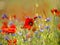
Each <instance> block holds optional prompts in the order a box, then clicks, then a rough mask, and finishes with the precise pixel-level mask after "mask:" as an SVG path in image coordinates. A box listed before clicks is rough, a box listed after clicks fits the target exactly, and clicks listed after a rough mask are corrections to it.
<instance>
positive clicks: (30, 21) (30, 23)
mask: <svg viewBox="0 0 60 45" xmlns="http://www.w3.org/2000/svg"><path fill="white" fill-rule="evenodd" d="M33 23H34V20H33V19H31V18H26V20H25V23H24V26H23V27H24V28H27V29H29V30H30V29H31V27H32V26H33Z"/></svg>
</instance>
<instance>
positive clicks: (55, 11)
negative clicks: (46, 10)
mask: <svg viewBox="0 0 60 45" xmlns="http://www.w3.org/2000/svg"><path fill="white" fill-rule="evenodd" d="M51 12H52V14H56V16H59V17H60V11H59V10H58V9H56V8H53V9H52V10H51Z"/></svg>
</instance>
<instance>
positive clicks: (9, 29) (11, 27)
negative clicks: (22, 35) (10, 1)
mask: <svg viewBox="0 0 60 45" xmlns="http://www.w3.org/2000/svg"><path fill="white" fill-rule="evenodd" d="M7 32H8V33H12V34H13V33H15V32H16V26H15V25H14V24H12V25H11V26H10V27H9V28H8V31H7Z"/></svg>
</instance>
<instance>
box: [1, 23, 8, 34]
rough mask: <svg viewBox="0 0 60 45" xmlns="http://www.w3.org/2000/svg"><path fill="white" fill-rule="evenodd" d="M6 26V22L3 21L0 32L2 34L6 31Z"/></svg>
mask: <svg viewBox="0 0 60 45" xmlns="http://www.w3.org/2000/svg"><path fill="white" fill-rule="evenodd" d="M7 28H8V26H7V22H3V25H2V27H1V29H2V32H1V33H2V34H4V33H5V32H6V31H7Z"/></svg>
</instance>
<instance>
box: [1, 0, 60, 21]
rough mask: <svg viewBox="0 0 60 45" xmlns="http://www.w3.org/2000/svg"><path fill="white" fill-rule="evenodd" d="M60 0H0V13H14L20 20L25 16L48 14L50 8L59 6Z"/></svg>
mask: <svg viewBox="0 0 60 45" xmlns="http://www.w3.org/2000/svg"><path fill="white" fill-rule="evenodd" d="M59 3H60V0H0V15H1V14H3V13H6V14H7V15H14V14H16V15H17V17H18V18H19V19H20V20H24V19H25V16H30V17H33V16H34V15H42V16H44V17H45V16H48V15H49V16H50V14H51V12H50V10H51V9H52V8H60V6H59Z"/></svg>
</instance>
